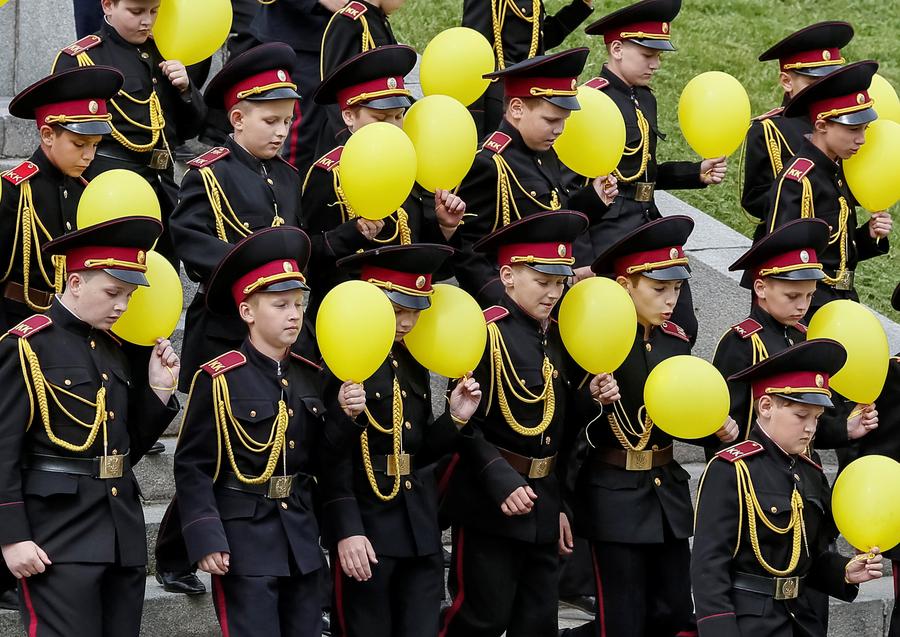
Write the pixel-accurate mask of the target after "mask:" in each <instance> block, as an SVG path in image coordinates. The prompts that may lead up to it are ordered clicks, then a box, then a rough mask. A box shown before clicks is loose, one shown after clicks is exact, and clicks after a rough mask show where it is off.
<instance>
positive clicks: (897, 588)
mask: <svg viewBox="0 0 900 637" xmlns="http://www.w3.org/2000/svg"><path fill="white" fill-rule="evenodd" d="M891 570H892V571H893V572H894V603H895V604H896V603H898V599H897V598H898V597H900V560H891Z"/></svg>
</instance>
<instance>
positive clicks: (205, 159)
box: [187, 146, 231, 168]
mask: <svg viewBox="0 0 900 637" xmlns="http://www.w3.org/2000/svg"><path fill="white" fill-rule="evenodd" d="M230 154H231V151H230V150H228V149H227V148H225V147H223V146H217V147H215V148H212V149H210V150H208V151H206V152H205V153H203V154H202V155H198V156H197V157H194V158H193V159H192V160H191V161H189V162H188V163H187V164H188V166H190V167H191V168H203V167H204V166H209V165H210V164H212V163H215V162H217V161H219V160H220V159H222V158H223V157H228V156H229V155H230Z"/></svg>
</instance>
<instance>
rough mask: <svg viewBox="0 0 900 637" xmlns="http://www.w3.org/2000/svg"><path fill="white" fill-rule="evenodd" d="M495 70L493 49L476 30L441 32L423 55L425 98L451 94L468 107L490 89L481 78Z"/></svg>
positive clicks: (457, 29) (421, 79) (420, 67)
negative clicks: (426, 96)
mask: <svg viewBox="0 0 900 637" xmlns="http://www.w3.org/2000/svg"><path fill="white" fill-rule="evenodd" d="M493 70H494V49H493V48H492V47H491V44H490V42H488V41H487V39H486V38H485V37H484V36H483V35H481V34H480V33H479V32H478V31H476V30H474V29H469V28H468V27H453V28H451V29H447V30H446V31H442V32H441V33H438V34H437V35H436V36H435V37H434V38H433V39H432V40H431V42H429V43H428V46H426V47H425V53H423V54H422V63H421V65H420V66H419V81H420V82H421V83H422V92H423V93H425V95H449V96H450V97H452V98H453V99H456V100H458V101H459V102H461V103H462V104H463V106H468V105H469V104H471V103H472V102H474V101H475V100H477V99H478V98H479V97H481V95H482V93H484V92H485V90H487V87H488V84H490V83H491V81H490V80H486V79H484V78H483V77H482V75H485V74H486V73H491V72H492V71H493Z"/></svg>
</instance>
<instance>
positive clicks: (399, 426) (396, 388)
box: [359, 375, 403, 502]
mask: <svg viewBox="0 0 900 637" xmlns="http://www.w3.org/2000/svg"><path fill="white" fill-rule="evenodd" d="M393 392H394V393H393V398H392V402H391V428H390V429H386V428H385V427H382V426H381V425H380V424H378V421H377V420H375V418H374V417H373V416H372V414H371V412H370V411H369V408H368V407H366V410H365V414H366V418H367V419H368V420H369V425H371V426H372V427H373V428H374V429H375V430H376V431H378V432H380V433H383V434H389V435H391V436H392V437H393V440H392V443H393V445H392V446H393V450H394V461H395V462H396V463H397V464H398V465H399V463H400V455H401V454H402V453H403V397H402V396H403V395H402V394H401V393H400V381H398V380H397V376H396V375H395V376H394V384H393ZM359 444H360V448H361V450H362V458H363V466H364V467H365V470H366V477H367V478H368V479H369V486H371V487H372V492H373V493H374V494H375V495H376V496H377V497H378V499H379V500H381V501H382V502H390V501H391V500H393V499H394V498H396V497H397V494H398V493H400V471H399V470H398V471H395V472H394V486H393V487H392V488H391V492H390V493H388V494H384V493H382V492H381V489H379V488H378V481H377V480H376V479H375V470H374V469H373V468H372V456H371V454H370V452H369V428H368V427H366V429H365V431H363V432H362V435H360V437H359ZM389 462H390V461H389ZM397 469H399V466H398V467H397Z"/></svg>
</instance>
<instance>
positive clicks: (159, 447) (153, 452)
mask: <svg viewBox="0 0 900 637" xmlns="http://www.w3.org/2000/svg"><path fill="white" fill-rule="evenodd" d="M165 450H166V446H165V445H164V444H163V443H162V442H161V441H159V440H157V441H156V442H154V443H153V446H152V447H150V448H149V449H148V450H147V454H146V455H148V456H158V455H159V454H161V453H162V452H163V451H165Z"/></svg>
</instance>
